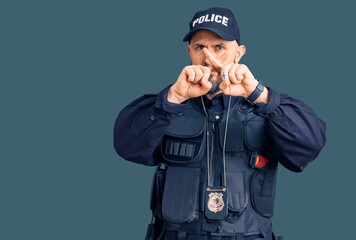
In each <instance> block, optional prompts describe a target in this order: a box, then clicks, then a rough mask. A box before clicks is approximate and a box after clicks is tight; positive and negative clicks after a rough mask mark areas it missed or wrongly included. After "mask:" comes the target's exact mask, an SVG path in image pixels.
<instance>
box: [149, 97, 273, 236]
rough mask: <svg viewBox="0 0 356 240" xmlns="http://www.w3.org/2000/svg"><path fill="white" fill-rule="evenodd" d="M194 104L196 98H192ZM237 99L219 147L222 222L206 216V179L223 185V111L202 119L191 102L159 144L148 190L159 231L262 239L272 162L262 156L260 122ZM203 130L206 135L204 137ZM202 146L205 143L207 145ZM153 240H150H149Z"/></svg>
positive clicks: (268, 211) (261, 119)
mask: <svg viewBox="0 0 356 240" xmlns="http://www.w3.org/2000/svg"><path fill="white" fill-rule="evenodd" d="M195 100H196V99H195ZM254 108H255V106H252V105H250V104H248V103H246V102H245V101H244V99H243V98H241V99H238V101H237V102H236V103H235V104H234V105H232V106H231V108H230V114H229V120H228V121H229V122H228V129H227V134H226V145H225V159H226V160H225V164H226V183H227V186H226V187H227V194H226V196H225V197H226V198H227V199H226V200H227V202H226V204H227V206H225V207H227V215H226V216H225V217H224V219H211V218H210V217H207V214H206V208H207V204H208V201H207V195H206V189H207V187H209V186H207V182H208V174H207V173H208V168H207V151H206V150H207V149H206V148H207V145H209V155H210V163H209V176H210V180H209V181H210V183H212V185H214V186H223V182H224V180H223V179H224V168H223V157H222V156H223V144H224V133H225V123H226V120H227V119H226V118H227V114H226V113H227V109H226V110H223V111H222V112H212V111H210V112H209V111H208V118H207V117H206V115H205V114H204V112H203V110H202V109H201V108H200V107H198V106H197V104H196V101H194V99H190V100H188V103H187V104H186V105H185V107H184V110H183V114H181V115H180V116H177V117H176V118H174V119H173V120H172V121H171V124H170V125H169V126H168V128H167V130H166V133H165V135H164V137H163V141H162V145H161V155H162V162H163V164H160V165H159V166H158V168H157V171H156V173H155V176H154V182H153V185H152V195H151V209H152V211H153V215H154V217H155V219H156V221H157V222H160V223H161V224H162V226H163V227H162V229H160V230H158V231H159V232H162V231H165V230H168V231H177V232H178V237H179V239H184V238H185V236H186V233H195V234H210V235H216V236H237V239H243V236H250V235H258V234H259V235H260V236H261V237H265V236H266V233H267V231H268V229H269V228H270V227H271V217H272V215H273V206H274V195H275V184H276V173H277V162H276V161H275V160H274V159H273V158H272V156H271V155H270V154H269V153H268V151H267V150H268V149H270V147H268V148H267V147H266V145H268V144H271V143H270V142H269V141H267V138H268V137H267V133H266V128H265V124H266V123H265V118H264V117H261V116H258V115H256V114H255V113H254ZM207 131H209V135H207ZM207 141H209V143H208V144H207ZM152 239H156V238H152Z"/></svg>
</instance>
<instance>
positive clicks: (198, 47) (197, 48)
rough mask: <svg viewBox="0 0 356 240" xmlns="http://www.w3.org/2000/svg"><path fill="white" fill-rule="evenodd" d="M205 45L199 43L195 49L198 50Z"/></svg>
mask: <svg viewBox="0 0 356 240" xmlns="http://www.w3.org/2000/svg"><path fill="white" fill-rule="evenodd" d="M204 47H205V46H203V45H197V46H196V47H195V49H196V50H203V48H204Z"/></svg>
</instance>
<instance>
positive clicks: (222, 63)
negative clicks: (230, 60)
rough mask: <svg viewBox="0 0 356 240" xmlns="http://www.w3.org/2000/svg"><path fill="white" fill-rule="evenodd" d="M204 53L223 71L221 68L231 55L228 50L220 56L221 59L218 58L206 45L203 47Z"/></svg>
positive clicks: (215, 67)
mask: <svg viewBox="0 0 356 240" xmlns="http://www.w3.org/2000/svg"><path fill="white" fill-rule="evenodd" d="M203 53H204V55H205V57H206V58H207V59H208V60H209V62H210V63H211V65H212V67H213V68H214V69H216V70H218V71H220V72H221V69H222V68H223V67H224V65H225V64H226V63H225V61H226V60H227V57H228V56H229V54H228V52H225V53H224V54H223V55H221V56H220V57H219V59H216V58H215V57H214V56H213V55H212V54H211V53H210V52H209V50H208V49H207V48H206V47H205V48H203Z"/></svg>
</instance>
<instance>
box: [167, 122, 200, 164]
mask: <svg viewBox="0 0 356 240" xmlns="http://www.w3.org/2000/svg"><path fill="white" fill-rule="evenodd" d="M205 126H206V119H205V117H183V116H179V117H177V118H175V119H173V120H172V123H171V124H170V125H169V126H168V128H167V130H166V134H165V136H164V138H163V148H162V155H163V157H164V159H165V160H166V161H168V162H174V163H187V162H192V161H194V160H196V159H197V158H198V157H199V156H200V153H201V152H202V147H203V145H204V144H203V139H205V138H204V130H205Z"/></svg>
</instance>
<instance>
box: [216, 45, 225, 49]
mask: <svg viewBox="0 0 356 240" xmlns="http://www.w3.org/2000/svg"><path fill="white" fill-rule="evenodd" d="M215 48H216V49H217V50H222V49H224V47H223V46H221V45H216V47H215Z"/></svg>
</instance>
